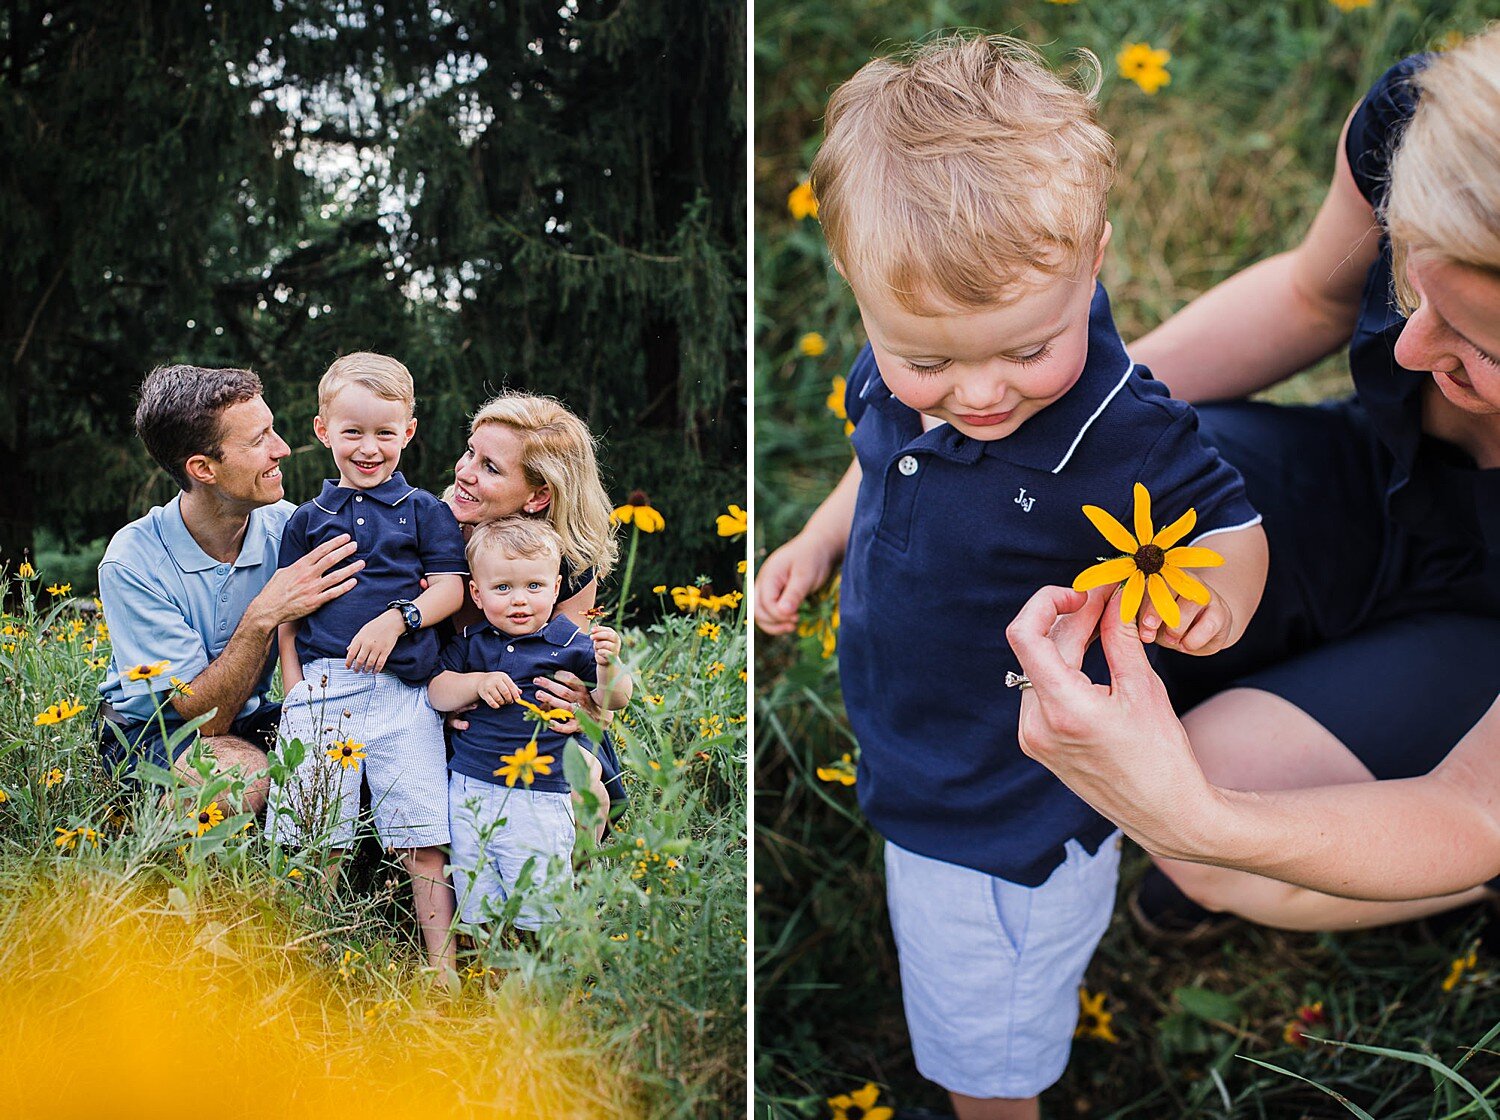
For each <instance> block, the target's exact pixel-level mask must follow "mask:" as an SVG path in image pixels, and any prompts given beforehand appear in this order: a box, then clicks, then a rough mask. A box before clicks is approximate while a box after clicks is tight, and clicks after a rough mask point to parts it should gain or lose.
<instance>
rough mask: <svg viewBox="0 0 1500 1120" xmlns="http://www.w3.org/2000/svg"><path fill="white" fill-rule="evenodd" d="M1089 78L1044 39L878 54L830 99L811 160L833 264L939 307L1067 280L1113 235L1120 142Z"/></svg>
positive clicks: (922, 307) (977, 39)
mask: <svg viewBox="0 0 1500 1120" xmlns="http://www.w3.org/2000/svg"><path fill="white" fill-rule="evenodd" d="M1079 55H1080V56H1081V59H1082V65H1081V67H1080V71H1082V70H1085V69H1092V70H1093V72H1094V77H1093V80H1092V82H1090V83H1089V84H1088V88H1079V87H1078V86H1075V85H1071V84H1069V83H1068V82H1066V81H1064V80H1063V79H1062V78H1060V77H1059V76H1058V75H1057V74H1056V73H1054V72H1053V70H1052V68H1051V67H1050V66H1049V65H1048V64H1047V62H1046V60H1045V59H1044V58H1043V57H1042V55H1041V53H1040V52H1039V51H1037V49H1036V48H1035V47H1032V46H1031V45H1030V44H1027V43H1023V42H1021V41H1020V40H1018V39H1012V38H1009V37H1007V36H1003V35H986V36H974V35H947V36H944V37H941V38H938V39H934V40H931V41H929V42H926V43H920V44H917V45H915V46H913V47H911V48H909V49H908V50H907V51H906V52H905V53H903V54H900V55H897V56H895V57H892V58H878V59H875V60H874V61H872V62H869V63H866V64H865V65H864V66H863V67H861V68H860V70H859V72H858V73H856V74H855V75H854V76H853V77H852V78H850V79H849V80H848V81H847V82H845V83H844V84H843V85H841V86H839V88H838V89H837V90H835V91H834V93H833V96H832V97H831V98H829V101H828V112H827V116H826V120H825V131H826V137H825V139H824V141H823V146H822V147H821V148H820V149H819V150H818V155H817V158H816V159H815V160H814V161H813V166H812V185H813V192H814V194H815V196H816V197H817V200H818V217H819V219H820V220H821V222H822V225H823V233H824V236H826V237H827V239H828V246H829V249H830V251H831V252H832V254H833V258H834V260H835V261H836V262H838V264H839V266H840V267H841V268H842V269H843V271H844V275H845V276H846V277H848V278H850V279H851V281H852V282H854V283H856V284H859V285H871V284H875V285H881V286H882V287H884V288H885V289H886V290H888V291H889V292H890V293H891V295H892V296H893V297H894V298H895V299H896V300H897V301H898V303H900V305H901V306H902V307H904V308H906V309H907V310H909V311H912V312H914V313H916V314H931V313H932V312H933V311H934V310H935V305H937V306H941V305H942V304H948V305H951V306H952V307H954V308H957V309H959V310H972V309H976V308H984V307H992V306H995V305H997V304H1002V303H1006V302H1009V301H1010V300H1012V299H1014V298H1016V297H1017V296H1018V295H1020V294H1023V293H1024V291H1025V290H1026V286H1024V285H1023V284H1022V283H1021V282H1022V281H1024V280H1025V279H1026V277H1027V276H1028V274H1032V273H1036V272H1040V273H1043V274H1045V275H1051V276H1058V275H1068V274H1071V273H1073V272H1074V271H1076V270H1077V269H1078V268H1079V267H1080V266H1081V264H1082V262H1083V261H1085V260H1092V259H1093V256H1094V254H1095V253H1096V252H1097V251H1098V248H1099V239H1100V238H1101V237H1102V236H1103V233H1104V224H1105V203H1106V198H1107V196H1108V194H1109V187H1110V184H1111V182H1112V181H1113V179H1114V171H1115V146H1114V141H1113V140H1111V139H1110V136H1109V133H1107V132H1106V131H1105V130H1104V129H1103V128H1102V127H1101V126H1100V125H1099V123H1098V121H1097V119H1096V117H1097V106H1096V105H1095V102H1094V95H1095V94H1096V93H1097V92H1098V85H1099V79H1098V59H1097V58H1095V57H1094V56H1093V55H1092V54H1090V53H1089V52H1087V51H1080V52H1079Z"/></svg>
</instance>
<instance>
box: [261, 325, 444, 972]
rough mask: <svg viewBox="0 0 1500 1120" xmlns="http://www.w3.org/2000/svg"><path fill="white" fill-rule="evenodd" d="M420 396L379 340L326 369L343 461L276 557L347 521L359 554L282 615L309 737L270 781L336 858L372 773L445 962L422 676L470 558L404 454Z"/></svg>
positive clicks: (435, 773) (288, 673)
mask: <svg viewBox="0 0 1500 1120" xmlns="http://www.w3.org/2000/svg"><path fill="white" fill-rule="evenodd" d="M415 404H416V396H415V388H414V386H413V384H412V377H411V374H410V373H409V372H408V371H407V369H406V367H405V366H404V365H402V364H401V363H400V362H398V361H397V360H396V359H395V358H388V357H386V356H384V355H381V354H368V353H359V354H348V355H345V356H344V357H342V358H339V359H338V360H337V361H335V362H334V363H333V364H332V365H331V366H329V367H328V372H327V373H325V374H324V375H323V379H322V380H321V381H320V382H319V383H318V415H317V416H316V417H315V418H314V419H313V432H314V434H316V436H317V437H318V440H319V441H320V442H321V443H322V444H323V445H324V446H325V447H327V448H328V449H329V450H330V451H332V452H333V460H334V464H335V466H337V468H338V472H339V477H338V478H337V479H329V480H327V481H325V482H324V483H323V489H322V492H321V493H319V494H318V496H317V497H316V498H314V499H313V500H312V501H310V502H308V503H306V504H305V505H302V506H299V507H297V510H296V511H295V512H294V513H293V514H292V515H291V518H290V520H288V521H287V525H286V531H285V532H284V533H283V534H282V538H281V565H282V567H285V566H286V565H288V564H290V563H292V562H293V561H295V560H296V559H297V558H298V557H300V556H302V555H304V554H305V553H307V552H308V551H309V550H310V549H313V548H316V547H317V546H318V545H319V544H321V543H322V542H324V541H326V540H328V539H330V538H332V537H336V536H338V535H339V534H341V533H347V534H349V535H350V536H351V537H353V538H354V540H355V541H356V542H357V544H358V551H357V552H356V553H355V556H356V557H357V558H358V559H361V560H363V561H364V562H365V567H364V570H363V571H362V572H360V574H359V580H358V582H357V583H356V585H355V586H354V588H353V590H351V591H349V592H348V593H346V594H345V595H343V596H342V597H340V598H338V599H335V600H333V601H332V602H331V603H328V604H327V605H326V606H324V607H322V608H320V609H319V610H317V611H315V612H314V613H313V614H310V615H308V616H307V617H306V618H305V619H303V620H302V621H301V622H300V623H288V624H286V625H283V626H282V627H281V630H280V634H279V641H280V647H281V672H282V683H283V687H284V688H285V689H286V700H285V702H284V704H283V707H282V715H281V728H280V738H281V740H282V741H283V742H286V741H288V740H290V739H293V738H298V739H301V740H302V742H303V743H305V744H307V751H308V753H307V757H306V758H304V759H303V761H302V764H301V765H300V766H299V767H298V768H297V771H296V773H295V776H294V778H293V780H292V781H291V783H290V784H289V785H287V786H279V785H275V784H273V786H272V789H271V796H270V802H269V804H270V809H269V812H268V822H267V827H268V830H269V832H270V835H271V838H272V839H273V840H276V841H280V842H282V843H290V844H296V843H306V842H310V841H313V840H320V841H321V840H325V839H326V840H327V841H328V842H329V843H330V844H331V846H332V849H333V855H334V857H335V858H336V857H337V856H338V855H339V854H341V852H342V849H343V848H345V847H347V846H348V845H349V843H350V842H351V841H352V840H353V838H354V826H355V819H356V817H357V816H358V812H359V800H360V786H361V783H362V782H363V783H365V784H367V785H368V787H369V791H370V803H371V808H372V810H373V813H374V817H375V827H376V830H377V831H378V832H379V834H380V838H381V841H382V842H383V843H384V844H385V845H386V847H388V848H397V849H400V850H401V858H402V861H403V863H404V864H405V866H406V870H407V872H408V874H409V875H410V876H411V880H412V895H413V900H414V902H415V906H416V912H417V921H418V922H419V924H420V925H421V927H422V935H423V939H424V941H425V944H426V947H427V955H428V963H429V964H431V965H433V966H434V967H447V968H450V969H451V968H453V967H454V961H455V953H454V948H453V945H452V943H451V937H450V934H449V929H450V927H451V925H452V923H453V892H452V889H451V888H450V887H449V885H448V883H447V881H446V879H445V878H444V875H443V866H444V862H445V860H444V854H443V850H442V847H441V845H444V844H446V843H447V842H448V814H447V808H446V805H447V797H446V793H445V790H444V783H445V774H444V761H443V759H444V748H443V732H442V725H441V723H440V721H439V719H438V715H437V713H436V712H434V711H433V710H432V707H431V706H430V705H429V704H428V703H427V693H426V689H425V688H424V687H423V685H424V684H425V683H426V681H427V679H428V678H429V677H430V676H431V675H432V673H433V671H434V669H435V667H436V665H437V656H438V640H437V635H436V634H435V633H433V631H432V630H431V627H432V626H433V624H434V623H437V622H440V621H441V620H442V619H445V618H447V617H448V616H449V615H451V614H452V613H453V612H454V611H456V610H457V609H458V608H459V606H460V605H461V604H462V602H463V577H464V575H465V574H467V571H468V569H467V567H466V565H465V562H464V542H463V534H462V533H461V532H460V530H459V527H458V522H457V521H455V520H454V519H453V514H452V513H451V512H450V511H449V509H448V507H447V506H446V505H444V504H443V503H442V502H441V501H439V500H438V499H437V498H435V497H433V496H432V495H431V494H429V493H427V492H426V491H424V490H418V489H416V488H415V487H413V486H410V485H408V484H407V482H406V479H404V478H403V477H402V476H401V472H400V471H398V470H397V469H396V468H397V466H398V465H399V464H400V462H401V451H402V449H403V448H405V447H406V445H407V444H408V443H410V442H411V438H412V435H413V434H414V433H415V432H416V428H417V421H416V417H415V416H414V414H413V413H414V409H415ZM424 578H425V579H426V580H427V584H428V586H427V589H426V590H425V591H423V590H422V589H421V583H420V581H421V580H423V579H424ZM330 830H331V832H330Z"/></svg>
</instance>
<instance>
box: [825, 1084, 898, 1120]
mask: <svg viewBox="0 0 1500 1120" xmlns="http://www.w3.org/2000/svg"><path fill="white" fill-rule="evenodd" d="M879 1100H880V1090H879V1089H877V1088H876V1087H875V1083H874V1082H873V1081H866V1082H865V1087H864V1088H863V1089H856V1090H855V1091H854V1092H852V1093H840V1094H839V1095H838V1096H836V1097H829V1098H828V1107H829V1108H831V1109H833V1120H891V1117H893V1116H895V1115H896V1111H895V1109H892V1108H887V1107H886V1106H885V1105H882V1104H877V1103H876V1102H877V1101H879Z"/></svg>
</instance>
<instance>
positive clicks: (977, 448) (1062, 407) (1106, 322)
mask: <svg viewBox="0 0 1500 1120" xmlns="http://www.w3.org/2000/svg"><path fill="white" fill-rule="evenodd" d="M1137 371H1139V372H1142V373H1144V368H1143V367H1138V366H1136V365H1135V364H1134V363H1133V362H1132V361H1131V360H1130V356H1129V355H1128V354H1127V353H1126V352H1125V344H1124V343H1123V342H1122V341H1121V340H1120V335H1119V332H1118V331H1116V330H1115V324H1114V318H1113V317H1112V316H1111V315H1110V310H1109V296H1108V295H1107V294H1105V291H1104V285H1102V284H1099V283H1095V285H1094V298H1093V301H1092V303H1091V304H1090V305H1089V350H1088V356H1087V358H1086V359H1085V360H1084V363H1083V372H1082V373H1080V374H1079V375H1078V380H1077V381H1076V382H1075V383H1074V384H1073V387H1072V388H1071V389H1069V390H1068V391H1067V392H1066V393H1065V394H1063V396H1062V397H1061V398H1060V399H1058V400H1056V401H1053V402H1052V403H1051V404H1050V405H1048V406H1047V407H1046V408H1044V409H1042V411H1041V412H1038V413H1037V414H1036V415H1035V416H1033V417H1031V419H1029V420H1027V421H1026V423H1024V424H1022V425H1021V426H1020V427H1019V428H1017V429H1016V430H1015V431H1014V432H1012V433H1011V434H1010V435H1008V436H1006V437H1005V438H1004V439H994V440H977V439H970V438H969V437H968V436H966V435H964V434H963V433H962V432H960V431H958V430H957V429H956V428H954V427H953V426H952V425H950V424H940V425H938V426H937V427H936V428H933V429H932V430H931V431H927V432H922V433H921V434H920V435H919V436H917V437H916V438H914V440H913V441H912V444H911V446H915V447H919V448H922V449H924V450H927V451H930V452H932V453H933V454H934V455H938V456H940V457H942V458H945V459H951V460H953V461H955V462H960V463H972V462H974V461H975V460H977V459H978V458H979V457H980V456H981V455H993V456H995V457H996V458H999V459H1004V460H1005V461H1006V462H1010V463H1015V464H1016V465H1017V466H1021V467H1029V468H1031V469H1032V470H1039V471H1050V472H1051V473H1053V474H1058V473H1061V471H1062V470H1063V468H1064V467H1066V466H1067V465H1068V461H1069V460H1070V459H1072V457H1073V451H1074V450H1075V449H1076V448H1077V446H1078V445H1079V443H1081V442H1082V441H1083V437H1084V435H1085V433H1087V432H1088V430H1089V427H1090V426H1091V425H1092V424H1093V422H1094V421H1095V420H1096V419H1098V417H1099V415H1100V414H1101V413H1102V412H1103V411H1104V409H1105V408H1106V407H1107V406H1108V405H1109V402H1110V401H1111V400H1113V399H1114V396H1115V394H1116V393H1118V392H1119V391H1120V390H1121V389H1123V388H1124V387H1125V383H1126V381H1128V380H1129V379H1130V375H1131V373H1132V372H1137ZM861 395H862V396H864V397H865V398H866V399H868V400H869V402H870V404H871V406H872V407H875V408H879V409H882V410H884V411H887V412H892V413H895V414H902V413H909V414H910V422H911V423H912V424H913V425H914V426H915V429H916V430H917V431H920V430H921V416H920V415H919V414H918V413H917V412H916V411H915V410H914V409H912V408H909V407H908V406H907V405H905V404H902V403H901V402H900V401H899V400H897V399H896V398H895V397H894V396H892V395H891V391H890V389H888V388H886V384H885V382H884V381H883V380H882V379H881V377H880V372H879V366H878V365H877V366H876V372H875V375H874V376H872V377H871V378H870V380H869V382H868V383H867V384H866V385H865V387H864V389H863V390H862V392H861Z"/></svg>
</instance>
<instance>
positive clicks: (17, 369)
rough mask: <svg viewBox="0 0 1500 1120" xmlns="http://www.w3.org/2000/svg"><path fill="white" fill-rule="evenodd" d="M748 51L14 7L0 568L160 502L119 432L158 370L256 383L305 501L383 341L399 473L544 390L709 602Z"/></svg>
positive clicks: (363, 24) (734, 478)
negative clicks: (38, 536)
mask: <svg viewBox="0 0 1500 1120" xmlns="http://www.w3.org/2000/svg"><path fill="white" fill-rule="evenodd" d="M744 42H745V36H744V7H743V4H742V3H739V2H738V0H736V2H732V3H730V2H723V0H710V2H704V3H692V2H688V0H675V2H670V3H659V4H653V5H633V4H628V3H621V2H619V0H610V2H590V0H577V2H567V3H564V4H562V5H559V4H558V3H557V2H556V0H553V2H552V3H523V2H517V0H511V2H507V3H482V2H478V0H465V2H461V3H453V4H445V5H443V6H442V8H437V7H435V6H432V5H430V4H427V3H419V2H411V0H408V2H399V0H398V2H388V3H361V2H336V0H335V2H326V3H319V2H312V0H306V2H300V3H282V4H278V5H260V4H232V5H218V4H210V5H207V6H177V5H166V6H163V5H154V4H151V3H148V2H145V0H135V2H130V0H123V2H121V3H117V4H115V5H112V6H109V7H107V8H102V7H96V6H94V5H82V4H72V5H69V4H62V3H54V4H44V3H31V2H27V0H22V2H21V3H18V4H13V5H11V6H10V8H9V9H8V10H7V11H6V12H4V13H0V129H3V131H0V166H3V170H0V228H4V229H5V230H6V232H7V238H6V244H7V246H8V247H10V252H8V253H7V254H6V255H5V256H4V257H0V361H4V362H6V363H7V364H8V366H9V369H8V370H7V374H8V376H7V377H6V379H5V389H4V394H5V396H4V398H3V399H0V452H3V453H4V454H6V456H7V460H8V462H9V464H10V465H11V485H10V486H8V487H5V488H0V558H4V559H7V560H9V561H11V562H14V561H15V560H16V559H17V558H18V557H19V554H20V550H22V549H23V548H26V547H27V546H29V544H30V543H31V539H32V534H33V531H34V528H35V526H36V525H37V524H42V525H46V526H48V527H50V528H51V529H53V531H54V532H56V533H57V534H59V535H61V536H63V537H64V538H65V539H68V540H71V541H75V542H76V541H82V540H87V539H89V538H91V537H95V536H101V535H107V534H108V533H109V532H110V531H112V529H113V528H115V527H118V525H120V524H121V523H123V522H124V521H125V520H127V519H128V518H129V517H133V516H136V515H138V514H139V513H140V512H142V511H143V510H144V508H145V506H146V505H148V504H150V502H152V501H160V500H163V499H164V498H165V497H167V496H169V495H170V493H171V487H170V484H169V483H168V482H167V481H166V480H165V478H164V477H163V476H161V475H160V472H155V471H154V470H152V469H151V468H150V466H149V464H148V463H147V461H146V459H145V457H144V454H143V453H142V451H141V449H140V448H139V446H138V444H137V443H136V441H135V440H134V438H133V436H132V435H131V433H130V417H131V412H132V410H133V394H134V389H135V387H136V385H137V384H138V383H139V381H140V379H141V377H142V376H144V374H145V373H146V371H147V370H149V369H150V368H151V367H152V366H153V365H156V364H158V363H162V362H169V361H192V362H196V363H198V364H205V365H213V364H238V365H249V366H251V367H252V368H255V369H257V370H258V371H259V372H260V373H261V375H262V376H263V377H264V378H265V379H266V382H267V397H268V400H269V402H270V403H271V405H272V407H273V408H275V409H276V411H277V415H278V423H279V425H280V428H281V430H282V432H283V434H284V435H285V436H286V437H287V438H288V440H289V442H290V443H291V444H292V445H293V447H294V448H306V451H305V453H299V454H297V455H294V457H293V459H292V460H291V461H290V462H289V463H288V465H287V480H288V493H289V496H291V497H293V498H305V497H306V496H308V495H309V494H310V493H311V492H312V491H313V489H314V488H315V486H316V480H317V479H318V478H321V477H322V476H323V475H324V474H326V473H327V469H328V464H327V461H326V454H325V453H324V452H323V451H322V449H321V448H320V447H316V446H315V445H314V446H311V447H308V446H307V445H309V444H311V439H310V435H309V433H310V424H309V421H310V417H311V414H312V411H313V409H314V407H315V404H314V400H313V388H314V386H315V384H316V380H317V377H318V376H319V375H320V374H321V372H322V370H323V369H324V368H325V367H326V366H327V364H328V362H329V361H330V360H331V359H332V358H333V357H334V356H335V355H336V354H338V353H340V352H347V351H349V350H353V349H375V350H383V351H386V352H389V353H393V354H395V355H397V356H399V357H401V358H402V359H403V360H404V361H405V362H406V363H407V364H408V365H409V366H410V367H411V368H412V371H413V373H414V375H415V376H416V378H417V387H418V407H419V412H420V415H421V417H422V425H421V427H420V428H419V435H418V440H417V442H416V443H414V444H413V446H412V448H411V449H409V450H408V452H407V455H406V457H405V459H404V462H403V467H404V468H405V469H407V471H408V476H409V477H411V478H412V479H413V481H415V482H418V483H420V484H423V485H426V486H429V487H433V488H437V487H440V486H442V485H443V484H444V482H445V474H446V471H447V469H448V468H449V467H451V465H452V462H453V459H454V458H455V457H456V454H457V452H458V450H459V449H460V448H461V447H462V442H463V438H462V437H463V431H462V428H463V425H464V424H465V419H466V416H467V414H468V413H469V412H470V411H472V410H473V408H474V407H475V406H476V405H477V404H478V403H480V401H481V400H482V399H483V398H484V397H485V396H486V395H487V393H488V392H489V391H491V390H492V389H495V388H499V387H501V386H513V387H521V388H526V389H530V390H534V391H540V392H549V393H553V394H555V395H557V396H559V397H560V398H562V399H563V400H565V401H566V402H567V403H568V404H569V405H570V406H571V407H573V408H574V409H575V411H578V412H579V413H580V415H582V416H584V418H585V419H586V420H588V421H589V423H590V425H591V426H592V427H593V428H594V430H595V431H596V432H597V433H599V434H600V435H601V436H602V437H603V439H604V448H603V461H604V463H605V464H606V469H607V473H609V474H610V475H611V476H612V478H611V479H610V481H611V483H612V490H613V492H615V493H616V494H617V495H618V496H619V497H620V498H621V499H623V496H624V491H625V490H627V489H629V488H631V487H634V486H644V487H646V488H647V489H648V490H650V491H651V493H652V494H653V496H654V498H655V501H656V504H657V505H658V506H659V507H660V508H662V509H663V510H664V511H665V512H666V513H667V514H668V517H669V521H670V528H671V529H672V530H673V531H672V533H670V534H668V535H666V536H664V538H663V539H662V540H660V541H659V542H654V543H655V547H656V548H657V549H658V550H659V551H658V552H657V553H656V554H655V555H653V556H652V558H651V559H652V563H653V570H654V571H657V572H659V573H660V575H659V578H668V577H669V576H670V578H671V579H672V581H674V582H676V581H680V580H683V579H686V578H688V577H689V576H691V574H692V573H693V572H695V571H700V570H701V571H711V572H712V573H713V574H714V575H715V577H716V578H718V579H719V580H720V582H721V584H725V583H727V582H728V581H730V580H731V579H732V567H731V559H732V558H731V557H730V556H729V553H730V551H731V550H728V549H725V548H723V547H722V544H721V542H718V541H717V540H716V539H715V538H714V535H713V529H712V525H713V516H714V514H716V513H718V512H721V511H722V508H723V503H724V502H726V501H742V500H743V499H742V495H743V492H744V476H743V462H744V419H745V386H744V380H743V370H744V327H745V323H744V310H743V309H744V271H745V257H744V248H743V247H744V225H743V221H744V164H743V159H744V113H743V110H744V91H743V75H744V57H743V56H744ZM80 466H83V467H84V469H80ZM658 565H659V567H658Z"/></svg>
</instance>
